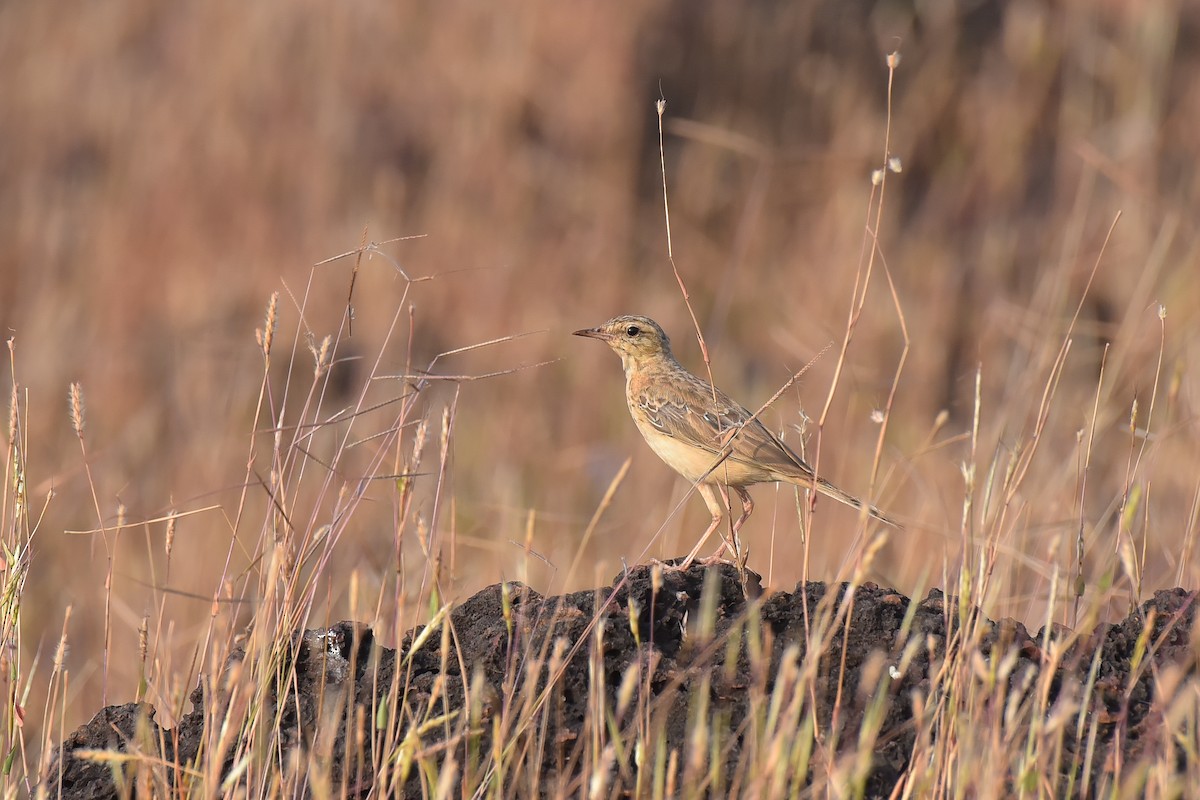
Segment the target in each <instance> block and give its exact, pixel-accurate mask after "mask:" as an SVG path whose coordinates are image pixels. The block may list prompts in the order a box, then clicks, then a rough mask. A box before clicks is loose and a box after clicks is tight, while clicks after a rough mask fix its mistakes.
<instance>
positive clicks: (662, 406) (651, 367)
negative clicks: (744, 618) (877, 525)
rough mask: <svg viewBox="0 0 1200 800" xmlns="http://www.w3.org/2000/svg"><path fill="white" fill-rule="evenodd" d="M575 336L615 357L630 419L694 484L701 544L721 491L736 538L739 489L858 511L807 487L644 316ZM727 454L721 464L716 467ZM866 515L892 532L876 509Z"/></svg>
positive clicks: (805, 476)
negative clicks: (772, 491) (761, 488)
mask: <svg viewBox="0 0 1200 800" xmlns="http://www.w3.org/2000/svg"><path fill="white" fill-rule="evenodd" d="M575 335H576V336H588V337H591V338H593V339H600V340H601V341H603V342H605V343H607V344H608V346H609V347H611V348H612V349H613V350H614V351H616V353H617V355H619V356H620V357H621V363H622V365H623V366H624V368H625V399H626V401H627V402H628V404H629V413H630V415H631V416H632V417H633V421H634V423H636V425H637V427H638V430H639V431H640V432H641V434H642V436H643V438H645V440H646V443H647V444H649V445H650V447H651V449H653V450H654V452H655V453H657V454H658V456H659V458H661V459H662V460H663V461H665V462H666V463H667V465H668V466H669V467H671V468H672V469H674V470H675V471H676V472H678V473H679V474H680V475H682V476H683V477H684V478H686V479H687V480H689V481H691V482H693V483H696V482H699V483H698V486H697V489H698V490H699V492H700V494H701V496H702V497H703V498H704V501H705V503H706V504H707V506H708V509H709V511H710V512H712V525H710V527H709V529H708V530H707V531H706V532H705V535H704V538H705V539H707V537H708V536H709V535H710V534H711V533H712V531H714V530H716V528H717V526H718V525H719V524H720V522H721V518H722V515H723V512H724V507H725V506H724V505H723V504H722V503H721V501H720V500H719V499H718V497H717V491H718V490H721V491H722V493H724V487H726V486H728V487H731V488H732V489H733V490H734V491H736V492H737V493H738V497H739V498H740V499H741V501H742V515H741V517H739V518H738V520H737V521H736V522H735V523H734V526H733V533H734V535H735V536H736V534H737V531H738V530H739V529H740V528H741V527H742V525H743V524H745V522H746V518H747V517H749V516H750V513H751V512H752V511H753V510H754V504H753V502H752V501H751V500H750V495H749V493H747V492H746V489H745V487H747V486H750V485H752V484H755V483H769V482H774V481H785V482H787V483H793V484H796V485H799V486H805V487H814V488H816V489H817V491H819V492H821V493H822V494H825V495H828V496H829V497H832V498H834V499H835V500H838V501H839V502H842V503H845V504H846V505H849V506H852V507H854V508H861V507H862V502H861V501H860V500H858V499H857V498H856V497H854V496H853V495H850V494H848V493H846V492H844V491H842V490H841V489H839V488H838V487H836V486H834V485H833V484H832V483H829V482H828V481H826V480H825V479H824V478H816V479H815V480H814V476H813V471H812V468H811V467H810V466H809V465H808V464H807V463H805V461H804V459H802V458H801V457H800V456H799V455H797V454H796V453H795V451H793V450H792V449H791V448H790V447H788V446H787V445H786V444H785V443H784V442H783V441H782V440H780V439H779V437H777V436H775V434H773V433H771V432H770V431H769V430H767V428H766V426H764V425H763V424H762V423H761V422H760V421H759V420H757V419H754V418H753V414H751V412H749V411H747V410H746V409H745V408H744V407H742V406H741V405H739V404H738V403H736V402H735V401H734V400H732V399H731V398H730V397H729V396H728V395H726V394H725V393H724V392H722V391H721V390H720V389H714V388H713V386H712V385H711V384H710V383H709V382H708V381H706V380H703V379H702V378H699V377H697V376H695V375H693V374H692V373H690V372H688V371H687V370H686V369H684V367H683V365H681V364H680V363H679V362H678V361H677V360H676V359H675V356H674V354H673V353H672V352H671V342H670V339H668V338H667V335H666V333H664V332H663V329H662V328H661V327H659V325H658V323H656V322H655V321H654V320H652V319H650V318H649V317H642V316H621V317H615V318H614V319H611V320H609V321H608V322H606V323H604V324H603V325H600V326H599V327H596V328H588V329H585V330H580V331H575ZM726 450H728V453H729V454H728V457H726V458H724V460H722V458H721V457H722V455H724V454H725V452H726ZM867 511H868V513H869V514H870V515H871V516H873V517H875V518H876V519H879V520H881V521H883V522H886V523H887V524H889V525H896V523H895V522H893V521H892V520H891V519H889V518H888V517H886V516H885V515H884V514H883V513H881V512H880V511H879V510H878V509H877V508H874V507H869V508H868V509H867ZM701 544H703V539H702V540H701ZM698 548H699V545H698V546H697V549H698ZM693 555H694V553H693Z"/></svg>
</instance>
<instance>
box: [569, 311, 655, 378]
mask: <svg viewBox="0 0 1200 800" xmlns="http://www.w3.org/2000/svg"><path fill="white" fill-rule="evenodd" d="M575 335H576V336H587V337H589V338H592V339H599V340H600V341H602V342H604V343H606V344H607V345H608V346H609V347H611V348H612V349H613V350H614V351H616V354H617V355H619V356H620V357H621V364H622V365H623V366H624V367H625V371H626V372H629V371H630V369H632V368H636V367H639V366H643V365H647V364H652V363H654V362H656V361H658V360H660V359H662V358H664V357H665V358H668V359H673V358H674V356H673V355H671V340H670V339H668V338H667V334H666V333H664V332H663V329H662V328H661V327H660V326H659V324H658V323H657V322H655V321H654V320H652V319H650V318H649V317H642V316H636V315H629V316H623V317H613V318H612V319H610V320H609V321H608V322H606V323H604V324H603V325H598V326H596V327H595V328H584V329H583V330H581V331H575Z"/></svg>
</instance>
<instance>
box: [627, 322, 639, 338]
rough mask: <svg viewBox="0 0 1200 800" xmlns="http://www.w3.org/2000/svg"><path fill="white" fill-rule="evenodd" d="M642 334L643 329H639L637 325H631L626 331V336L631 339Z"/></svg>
mask: <svg viewBox="0 0 1200 800" xmlns="http://www.w3.org/2000/svg"><path fill="white" fill-rule="evenodd" d="M641 332H642V329H641V328H639V327H638V326H637V325H630V326H629V327H628V328H626V329H625V335H626V336H628V337H629V338H631V339H632V338H633V337H634V336H637V335H638V334H639V333H641Z"/></svg>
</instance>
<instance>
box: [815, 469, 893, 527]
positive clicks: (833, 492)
mask: <svg viewBox="0 0 1200 800" xmlns="http://www.w3.org/2000/svg"><path fill="white" fill-rule="evenodd" d="M815 483H816V487H817V491H818V492H820V493H821V494H823V495H825V496H826V497H832V498H833V499H834V500H837V501H838V502H839V503H845V504H846V505H848V506H850V507H851V508H857V509H861V508H862V507H863V506H864V505H867V504H865V503H863V501H862V500H859V499H858V498H857V497H855V496H854V495H852V494H850V493H849V492H844V491H842V490H841V489H839V488H838V487H836V486H834V485H833V484H832V483H830V482H829V481H827V480H825V479H824V478H817V479H816V481H815ZM867 513H868V514H870V515H871V516H872V517H874V518H875V519H877V520H879V521H880V522H882V523H884V524H886V525H891V526H892V527H893V528H903V527H904V526H903V525H901V524H900V523H899V522H897V521H896V520H894V519H892V518H891V517H889V516H888V515H887V514H884V513H883V512H882V511H880V510H879V509H878V508H876V507H875V506H872V505H867Z"/></svg>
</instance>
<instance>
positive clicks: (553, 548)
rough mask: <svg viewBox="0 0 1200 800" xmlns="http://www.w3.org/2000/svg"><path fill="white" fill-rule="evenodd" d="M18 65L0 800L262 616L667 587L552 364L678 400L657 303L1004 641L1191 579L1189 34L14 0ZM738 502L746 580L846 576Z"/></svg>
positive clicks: (678, 532) (650, 514) (1016, 12)
mask: <svg viewBox="0 0 1200 800" xmlns="http://www.w3.org/2000/svg"><path fill="white" fill-rule="evenodd" d="M889 53H898V54H899V60H898V65H897V66H896V67H895V69H894V70H889V66H888V54H889ZM0 69H2V72H3V75H4V76H5V77H4V79H3V87H4V88H3V91H0V120H2V122H0V242H2V243H3V246H2V247H0V325H2V327H3V330H4V336H5V338H6V339H7V340H8V342H9V360H8V364H7V366H6V368H5V370H4V388H5V389H6V394H5V396H6V397H8V398H11V403H10V408H11V410H10V413H9V415H8V418H7V419H8V424H7V425H6V426H4V428H3V444H4V447H5V449H6V461H5V463H6V475H5V479H6V484H5V488H4V495H3V496H4V501H3V505H2V509H0V510H2V512H3V518H2V522H3V531H2V538H3V542H4V544H5V547H6V548H7V549H6V551H5V553H4V555H5V559H4V561H5V563H4V572H3V579H4V581H5V586H6V591H5V595H4V605H3V614H2V616H3V626H4V627H3V635H4V636H5V637H6V640H5V644H6V645H7V647H6V649H5V651H4V654H3V658H4V666H5V669H4V677H5V680H6V684H5V691H6V698H7V699H6V701H5V704H4V708H3V712H2V714H3V721H4V729H3V745H4V754H5V757H6V758H8V759H9V760H8V762H7V763H6V772H5V778H4V785H5V786H6V787H8V788H7V790H6V796H7V795H8V794H9V793H12V792H16V791H24V790H25V789H27V787H28V786H29V785H30V783H31V782H32V781H33V780H35V778H36V775H37V774H38V773H39V771H40V770H41V769H42V767H43V766H44V764H45V763H46V759H47V757H48V753H49V750H50V748H51V747H52V746H53V744H55V743H56V742H58V741H59V740H61V739H62V738H63V737H64V736H65V735H66V733H68V732H69V731H71V730H72V729H73V728H75V727H76V726H77V725H79V724H81V723H83V722H85V721H86V720H87V719H89V718H90V717H91V715H92V714H93V713H94V712H95V711H96V710H97V709H98V708H99V707H100V706H101V705H103V704H105V703H118V702H127V701H131V700H134V699H145V700H147V701H149V702H151V703H153V704H154V705H155V706H156V707H157V708H158V721H159V722H160V723H161V724H163V725H164V726H168V725H171V724H172V722H173V720H174V719H176V718H177V717H178V716H179V715H180V714H182V713H185V712H187V711H188V710H189V708H190V706H189V704H188V703H187V702H186V696H187V694H188V692H190V691H191V689H192V688H193V687H194V686H195V685H196V683H197V681H198V679H199V676H200V674H201V673H205V672H209V671H211V670H213V669H215V668H216V666H217V665H219V663H220V662H221V661H222V660H223V659H224V657H225V655H226V654H227V653H228V647H229V643H230V642H231V641H233V640H234V639H235V638H236V637H237V636H238V635H239V634H240V633H241V632H242V631H243V629H245V628H246V626H247V625H248V624H249V623H250V622H251V620H255V621H257V622H258V623H259V624H261V623H263V621H264V620H270V622H271V624H274V625H276V626H277V627H278V628H279V629H281V630H292V629H298V628H302V627H305V626H308V627H315V626H318V625H325V624H328V623H330V622H332V621H336V620H341V619H357V620H360V621H363V622H367V623H370V624H371V625H373V626H374V628H375V631H376V635H377V636H379V637H380V638H381V639H383V640H384V641H388V642H389V643H392V644H394V643H395V642H396V641H398V639H399V637H400V635H401V634H402V633H403V632H404V631H405V630H407V629H408V628H410V627H412V625H414V624H415V623H417V622H420V621H423V620H424V619H425V618H427V617H428V614H429V612H430V609H431V607H436V605H437V602H441V601H444V600H455V599H461V598H465V597H467V596H469V595H470V594H472V593H474V592H475V591H477V590H479V589H480V588H482V587H484V586H486V585H488V584H491V583H495V582H497V581H500V580H504V579H516V580H521V581H524V582H526V583H528V584H529V585H530V586H531V587H533V588H535V589H536V590H537V591H539V592H541V593H543V594H555V593H559V592H563V591H573V590H578V589H583V588H587V587H591V586H595V585H602V584H605V583H608V582H610V581H611V580H612V577H613V576H614V575H616V574H618V573H619V572H620V571H621V569H622V563H623V562H625V563H628V564H629V565H633V564H635V563H639V562H644V561H646V560H647V559H649V558H664V559H665V558H670V557H674V556H678V555H681V554H683V553H686V552H687V551H688V550H689V549H691V546H692V545H693V543H694V542H695V538H696V536H698V534H699V533H700V532H701V531H702V530H703V529H704V527H705V525H706V524H707V522H708V517H709V515H708V513H707V511H706V510H705V508H704V504H703V503H702V502H701V501H700V499H699V498H698V497H696V496H694V492H693V493H692V495H693V496H690V497H689V496H688V489H689V487H688V485H687V484H686V483H685V482H684V481H683V480H682V479H680V478H678V477H677V476H676V475H675V474H674V473H673V472H671V471H670V470H669V469H667V468H666V467H665V466H664V465H663V464H662V463H661V462H660V461H659V460H658V459H657V458H656V457H655V456H654V454H653V453H652V452H651V451H650V450H649V449H648V448H647V447H646V446H645V444H644V443H643V442H642V440H641V437H640V436H639V435H638V433H637V431H636V429H635V428H634V426H633V423H632V422H631V421H630V419H629V415H628V412H627V410H626V408H625V404H624V397H623V392H622V380H623V378H622V376H621V371H620V366H619V363H618V361H617V360H616V358H614V357H613V355H612V353H610V352H608V351H607V349H606V348H604V347H602V346H601V345H599V344H598V343H596V342H589V341H585V340H581V339H577V338H573V337H571V336H570V335H569V334H570V332H571V331H574V330H576V329H579V328H584V327H589V326H592V325H596V324H599V323H600V322H602V321H604V320H606V319H608V318H609V317H612V316H615V315H617V314H622V313H638V314H645V315H649V316H651V317H654V318H655V319H657V320H658V321H659V322H660V323H662V325H663V327H664V328H665V329H666V330H667V331H668V332H669V333H670V334H671V335H672V338H673V342H674V344H675V350H676V354H677V355H678V356H679V357H680V360H681V361H683V363H684V364H685V365H687V366H688V367H689V368H691V369H692V370H693V371H695V372H697V373H700V374H704V371H705V368H706V367H705V363H704V360H703V358H702V353H701V348H700V345H699V343H698V341H697V337H696V335H695V329H694V325H693V317H692V314H691V313H690V312H689V308H688V305H687V304H686V303H685V301H684V296H683V293H682V292H681V283H682V285H683V286H686V291H687V293H688V296H689V297H690V303H691V309H692V310H694V315H695V320H696V322H698V324H699V327H700V329H701V331H702V332H703V336H704V342H705V344H706V347H707V352H708V355H709V357H710V360H711V374H712V375H713V377H714V379H715V381H716V383H717V384H718V385H720V386H721V387H722V388H724V389H725V390H726V391H727V392H729V394H731V395H732V396H734V397H736V398H738V399H740V400H741V401H742V402H743V403H744V404H745V405H747V406H749V407H750V408H751V409H752V410H753V409H756V408H758V407H759V406H760V405H761V404H763V403H765V402H766V401H767V400H768V399H770V398H771V396H772V395H774V394H775V393H776V392H777V391H778V390H779V389H780V387H782V386H784V385H785V384H786V383H787V382H788V380H789V379H790V378H791V377H792V376H793V375H794V374H795V373H797V372H800V371H802V370H803V374H802V375H801V377H800V379H799V380H798V381H796V382H795V384H794V385H792V386H790V387H789V388H788V389H787V390H786V391H784V392H783V393H782V394H781V395H780V396H779V398H778V399H777V400H776V401H775V402H774V403H773V404H772V405H771V406H770V408H768V409H766V410H765V411H764V412H763V415H762V419H763V421H764V422H765V423H766V424H767V426H768V427H769V428H771V429H772V430H774V431H775V432H777V433H780V434H781V435H783V437H784V438H785V440H786V441H788V442H789V443H790V444H791V445H792V446H793V447H795V448H797V449H800V448H803V450H804V452H805V453H806V454H807V456H808V458H809V460H810V461H814V462H815V463H817V465H818V469H819V472H820V474H821V475H823V476H825V477H827V478H829V479H830V480H832V481H834V482H835V483H837V484H838V485H839V486H842V487H844V488H846V489H848V490H850V491H852V492H854V493H856V494H860V495H863V496H869V497H871V498H872V500H873V501H874V502H875V503H876V504H878V505H879V506H880V507H881V508H884V509H886V510H887V511H888V512H889V513H890V514H893V515H895V516H897V517H899V518H900V519H901V520H903V522H904V524H905V528H904V529H903V530H900V531H892V532H891V533H890V534H889V536H888V538H887V540H886V542H885V543H883V544H882V545H881V547H882V549H879V550H878V551H877V552H873V553H871V554H870V558H871V559H872V560H870V561H869V570H868V572H869V577H870V578H871V579H872V580H874V581H876V582H877V583H879V584H881V585H885V586H893V587H895V588H896V589H898V590H900V591H901V592H904V593H907V594H914V595H923V594H924V593H925V592H926V591H927V590H928V589H929V588H931V587H941V588H944V589H945V590H946V592H947V594H958V593H960V589H962V587H964V586H968V585H969V586H973V587H974V590H973V591H972V592H971V595H972V596H974V597H976V599H977V600H978V601H979V602H980V604H981V605H982V606H983V607H984V609H985V610H986V612H987V613H988V614H989V615H991V616H993V617H1003V616H1011V617H1015V618H1016V619H1018V620H1021V621H1023V622H1025V623H1026V624H1027V625H1029V626H1030V628H1031V630H1036V629H1037V628H1038V627H1040V626H1041V625H1042V624H1043V623H1046V622H1048V621H1053V622H1058V623H1062V624H1065V625H1069V626H1072V627H1075V626H1077V625H1082V624H1084V622H1085V618H1088V619H1092V620H1094V619H1097V618H1098V619H1100V620H1104V619H1120V618H1121V617H1124V616H1125V615H1126V614H1127V613H1128V612H1129V610H1130V607H1131V605H1132V604H1135V603H1138V602H1141V601H1142V600H1144V599H1146V598H1147V597H1149V596H1150V594H1151V593H1152V592H1153V591H1154V590H1156V589H1162V588H1166V587H1173V586H1183V587H1185V588H1195V587H1197V585H1200V556H1198V555H1197V552H1196V551H1197V541H1196V540H1197V526H1198V521H1200V423H1198V419H1200V136H1198V135H1197V130H1198V129H1200V81H1197V80H1196V76H1197V75H1200V6H1198V5H1196V4H1189V3H1178V2H1167V1H1159V0H1150V1H1149V2H1144V3H1143V2H1131V1H1128V0H1127V1H1126V2H1121V0H1109V2H1093V0H1065V1H1064V2H1061V3H1057V4H1043V3H1037V2H1029V1H1027V0H1017V1H1015V2H992V1H991V0H987V1H985V2H980V3H960V4H953V3H943V4H938V3H908V2H894V3H889V2H879V3H872V2H841V1H839V0H824V2H821V1H819V0H804V2H793V3H784V2H766V1H765V0H764V1H760V2H752V3H746V4H732V3H725V2H720V1H719V0H711V1H708V2H684V0H676V1H675V2H670V1H668V0H651V2H645V3H619V2H618V3H612V2H595V1H594V0H585V1H584V2H578V3H562V2H549V1H548V0H526V2H520V3H513V4H509V5H506V6H504V7H503V9H500V8H498V7H491V6H485V5H483V4H473V3H466V2H449V3H439V4H418V3H375V2H365V1H364V0H354V1H353V2H339V3H317V2H298V3H280V2H264V3H257V4H246V3H241V2H230V1H229V0H210V1H209V2H205V3H196V4H183V5H177V4H160V3H154V2H145V1H144V0H119V1H118V2H110V3H82V2H70V3H67V4H51V3H43V2H37V1H36V0H16V2H9V3H6V4H4V5H3V7H2V8H0ZM660 99H663V100H665V103H666V105H665V112H664V113H663V115H662V117H661V122H660V117H659V115H658V113H657V112H656V101H658V100H660ZM660 125H661V127H660ZM889 157H894V158H895V159H896V161H895V162H893V164H892V168H890V169H888V168H886V165H887V164H888V159H889ZM873 175H874V176H875V178H876V179H877V180H875V181H873ZM664 176H665V190H666V205H664ZM879 178H882V180H878V179H879ZM666 208H669V212H670V213H669V229H668V223H667V219H666V215H665V214H664V210H665V209H666ZM668 230H669V243H668ZM364 242H366V243H374V244H368V246H365V247H364V246H363V245H364ZM356 251H357V254H356ZM339 254H347V255H344V257H341V258H333V257H335V256H338V255H339ZM669 254H670V255H669ZM676 271H677V274H678V279H677V276H676ZM273 294H276V295H277V302H276V304H275V306H274V309H275V310H274V313H273V315H272V316H271V319H272V326H270V327H268V306H269V305H270V304H271V298H272V295H273ZM256 329H257V330H258V331H259V335H258V336H257V337H256ZM268 330H269V331H271V336H270V338H271V341H270V347H269V353H265V352H264V351H265V350H267V349H268V348H265V347H264V346H263V339H264V336H265V334H264V333H263V332H264V331H268ZM464 348H466V349H464ZM806 365H807V369H805V367H806ZM73 384H77V385H78V394H77V395H75V398H76V399H74V400H73V399H72V395H71V390H70V387H71V386H72V385H73ZM73 417H76V419H75V420H73ZM77 422H78V423H81V424H76V423H77ZM626 459H630V460H631V461H630V463H629V465H628V467H627V471H623V470H624V469H625V466H624V465H625V462H626ZM753 493H754V497H755V500H756V501H757V504H758V506H757V512H756V513H755V515H754V516H753V517H752V518H751V520H750V522H749V523H748V524H747V526H746V528H745V529H744V530H743V531H742V538H743V542H744V543H745V544H746V545H747V546H748V547H749V549H750V553H749V566H750V567H751V568H752V569H755V570H757V571H758V572H760V573H761V574H762V575H763V576H764V579H765V582H766V583H767V584H768V585H770V586H775V587H785V588H790V587H792V586H794V585H795V584H796V582H797V581H798V580H801V579H802V578H811V579H819V580H836V579H839V578H841V579H844V578H846V577H848V576H849V574H850V573H851V572H853V570H854V569H855V568H856V567H861V566H862V565H863V563H864V561H863V560H864V558H867V555H866V551H868V550H869V549H870V546H871V543H872V542H873V541H874V539H873V538H872V536H873V534H874V533H875V532H876V531H877V529H878V526H877V525H874V524H872V525H871V526H869V527H866V528H864V526H863V525H862V524H861V523H860V521H859V520H858V518H857V516H856V514H855V513H854V512H853V511H851V510H848V509H845V508H843V507H840V506H837V505H836V504H834V503H832V502H830V501H828V500H820V501H819V502H817V504H816V506H815V510H814V511H813V512H812V514H811V518H809V517H808V514H809V512H808V511H807V510H802V509H801V506H805V508H807V502H806V497H805V496H804V495H800V498H799V502H798V500H797V495H796V494H795V493H794V492H793V491H792V488H791V487H778V488H777V487H775V486H772V485H763V486H759V487H757V488H756V489H755V490H753ZM606 495H607V496H606ZM806 530H807V531H808V536H807V538H806V537H805V535H804V532H805V531H806ZM714 545H715V542H714ZM431 594H432V595H433V599H431ZM434 600H436V602H434ZM296 608H300V609H302V613H303V616H302V617H300V618H297V617H296V616H295V615H294V614H293V613H292V611H293V610H294V609H296ZM272 609H274V610H272ZM1085 609H1088V610H1089V611H1088V612H1087V613H1085ZM18 720H19V721H20V725H18V724H17V723H18Z"/></svg>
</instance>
